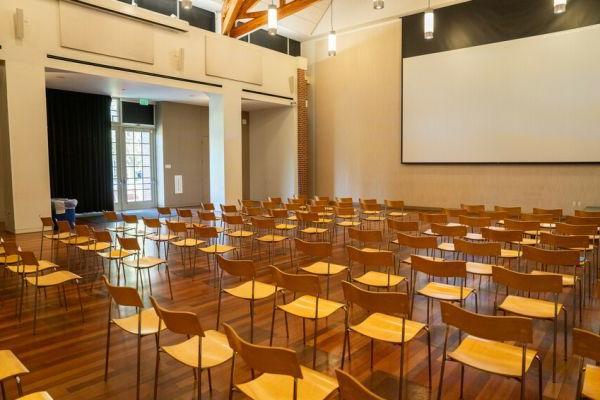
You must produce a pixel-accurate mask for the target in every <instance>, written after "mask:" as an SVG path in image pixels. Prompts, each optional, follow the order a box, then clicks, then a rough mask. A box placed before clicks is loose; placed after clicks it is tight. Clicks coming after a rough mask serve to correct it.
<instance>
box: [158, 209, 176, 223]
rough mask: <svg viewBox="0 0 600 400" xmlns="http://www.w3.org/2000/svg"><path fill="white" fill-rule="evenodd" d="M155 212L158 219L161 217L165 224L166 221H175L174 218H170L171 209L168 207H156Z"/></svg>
mask: <svg viewBox="0 0 600 400" xmlns="http://www.w3.org/2000/svg"><path fill="white" fill-rule="evenodd" d="M156 212H157V213H158V219H159V220H160V219H161V218H162V222H164V223H165V224H166V223H167V221H170V222H174V221H177V220H176V219H175V220H172V219H171V217H173V211H171V208H170V207H156Z"/></svg>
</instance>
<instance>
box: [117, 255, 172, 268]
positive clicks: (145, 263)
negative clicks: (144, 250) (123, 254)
mask: <svg viewBox="0 0 600 400" xmlns="http://www.w3.org/2000/svg"><path fill="white" fill-rule="evenodd" d="M166 262H167V261H166V260H164V259H162V258H158V257H139V263H138V259H137V258H134V259H131V258H130V259H129V260H125V261H123V264H125V265H127V266H128V267H134V268H138V267H139V268H152V267H155V266H157V265H160V264H165V263H166Z"/></svg>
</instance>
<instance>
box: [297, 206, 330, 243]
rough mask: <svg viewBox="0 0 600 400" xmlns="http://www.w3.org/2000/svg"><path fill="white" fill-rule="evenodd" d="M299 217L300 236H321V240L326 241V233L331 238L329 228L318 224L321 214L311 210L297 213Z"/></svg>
mask: <svg viewBox="0 0 600 400" xmlns="http://www.w3.org/2000/svg"><path fill="white" fill-rule="evenodd" d="M296 217H297V218H298V231H297V233H298V237H302V236H303V235H309V236H318V235H320V236H321V240H322V241H325V235H326V234H328V236H329V238H330V239H331V232H329V229H328V228H321V227H319V225H318V221H319V220H320V219H321V218H320V217H319V214H318V213H316V212H314V211H309V212H298V213H296Z"/></svg>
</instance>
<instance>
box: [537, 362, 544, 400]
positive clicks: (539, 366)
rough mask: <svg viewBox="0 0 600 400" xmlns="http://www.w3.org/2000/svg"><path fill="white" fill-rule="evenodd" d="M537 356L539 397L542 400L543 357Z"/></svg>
mask: <svg viewBox="0 0 600 400" xmlns="http://www.w3.org/2000/svg"><path fill="white" fill-rule="evenodd" d="M535 358H536V359H537V362H538V398H539V399H540V400H542V392H543V386H542V378H543V376H542V358H541V357H540V356H538V355H536V356H535Z"/></svg>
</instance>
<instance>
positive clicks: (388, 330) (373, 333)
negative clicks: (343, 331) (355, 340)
mask: <svg viewBox="0 0 600 400" xmlns="http://www.w3.org/2000/svg"><path fill="white" fill-rule="evenodd" d="M404 321H405V324H404V342H403V341H402V318H399V317H395V316H392V315H386V314H381V313H373V314H371V315H369V316H368V317H367V318H365V319H364V321H362V322H361V323H359V324H357V325H351V326H350V329H352V330H353V331H355V332H358V333H360V334H362V335H364V336H367V337H370V338H373V339H377V340H382V341H384V342H389V343H406V342H408V341H410V340H412V339H413V338H414V337H415V336H416V335H417V334H418V333H419V332H421V330H423V329H424V328H425V327H426V325H425V324H422V323H420V322H416V321H411V320H410V319H405V320H404Z"/></svg>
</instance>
